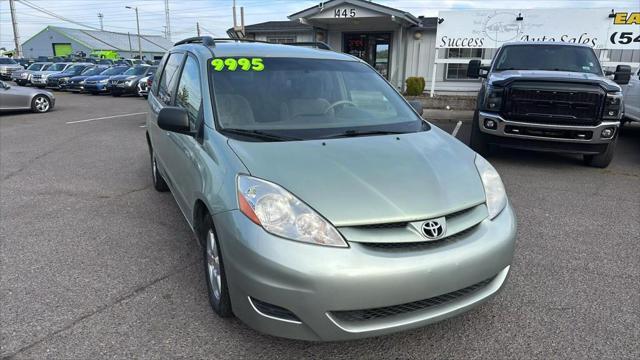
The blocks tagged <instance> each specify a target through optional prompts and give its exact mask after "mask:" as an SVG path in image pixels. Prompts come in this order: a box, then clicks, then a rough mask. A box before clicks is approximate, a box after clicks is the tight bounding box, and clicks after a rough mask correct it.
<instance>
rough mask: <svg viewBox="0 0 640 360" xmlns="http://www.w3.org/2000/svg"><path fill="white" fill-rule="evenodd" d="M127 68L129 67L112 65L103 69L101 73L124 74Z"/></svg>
mask: <svg viewBox="0 0 640 360" xmlns="http://www.w3.org/2000/svg"><path fill="white" fill-rule="evenodd" d="M127 69H128V68H127V67H112V68H109V69H107V70H105V71H103V72H102V73H101V74H100V75H118V74H122V73H123V72H125V71H126V70H127Z"/></svg>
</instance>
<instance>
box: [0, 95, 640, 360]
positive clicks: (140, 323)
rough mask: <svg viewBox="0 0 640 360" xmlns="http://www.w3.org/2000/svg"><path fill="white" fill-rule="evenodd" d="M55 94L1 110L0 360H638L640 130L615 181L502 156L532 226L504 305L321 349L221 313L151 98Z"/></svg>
mask: <svg viewBox="0 0 640 360" xmlns="http://www.w3.org/2000/svg"><path fill="white" fill-rule="evenodd" d="M56 96H57V101H56V108H55V109H54V111H53V112H51V113H49V114H31V113H9V114H7V113H4V114H0V176H1V177H2V182H1V185H0V215H1V222H0V226H1V233H0V234H1V237H0V304H1V305H0V327H1V329H0V357H8V358H14V357H15V358H17V359H22V358H56V359H84V358H97V357H114V358H175V357H184V358H214V359H226V358H250V359H255V358H269V359H271V358H291V359H301V358H314V359H324V358H344V359H359V358H392V359H405V358H414V359H427V358H437V359H441V358H487V359H496V358H499V359H502V358H544V359H549V358H579V359H584V358H597V359H602V358H610V359H638V358H640V342H639V341H638V339H640V256H639V255H640V241H639V240H640V126H628V127H626V128H625V129H623V132H622V133H621V137H620V141H619V144H618V149H617V153H616V157H615V159H614V162H613V163H612V165H611V166H609V168H607V169H595V168H590V167H585V166H583V165H582V163H581V160H580V159H579V158H578V157H574V156H568V155H556V154H539V153H531V152H525V151H515V150H503V151H501V152H500V153H499V154H497V155H495V156H494V157H492V158H490V161H491V162H492V163H493V164H494V165H495V166H496V168H497V169H498V170H499V171H500V173H501V175H502V178H503V180H504V182H505V184H506V187H507V190H508V194H509V197H510V201H511V202H512V203H513V205H514V207H515V210H516V213H517V215H518V226H519V228H518V246H517V249H516V255H515V262H514V264H513V266H512V274H511V278H510V280H509V282H508V284H507V285H506V288H505V289H504V291H503V292H502V293H500V294H499V295H498V296H497V297H496V298H494V299H493V300H492V301H490V302H488V303H486V304H484V305H482V306H480V307H479V308H477V309H475V310H473V311H471V312H468V313H466V314H464V315H462V316H459V317H457V318H454V319H450V320H447V321H444V322H440V323H437V324H434V325H432V326H428V327H425V328H422V329H418V330H413V331H410V332H403V333H398V334H394V335H391V336H384V337H379V338H373V339H365V340H358V341H351V342H340V343H308V342H301V341H292V340H286V339H280V338H275V337H271V336H266V335H262V334H260V333H257V332H255V331H253V330H251V329H249V328H248V327H246V326H245V325H243V324H242V323H241V322H239V321H238V320H235V319H231V320H223V319H220V318H218V317H216V315H215V314H214V313H213V312H212V311H211V310H210V308H209V303H208V300H207V297H206V285H205V281H204V276H203V272H202V268H201V267H202V264H201V253H200V249H199V247H198V245H197V244H196V242H195V241H194V239H193V237H192V235H191V233H190V230H189V229H188V226H187V224H186V222H185V220H184V219H183V217H182V215H181V213H180V211H179V209H178V207H177V205H176V204H175V203H174V201H173V198H172V197H171V195H170V194H169V193H164V194H161V193H158V192H156V191H155V190H153V188H152V186H151V175H150V171H149V158H148V154H147V148H146V143H145V140H144V132H145V129H144V127H143V125H144V119H145V115H144V112H146V110H147V109H146V102H145V101H144V100H142V99H141V98H133V97H125V98H112V97H110V96H100V97H96V96H89V95H77V94H66V93H57V94H56ZM117 115H126V116H117ZM114 116H116V117H114ZM87 120H88V121H87ZM454 125H455V124H454V123H452V122H442V123H440V126H442V127H443V128H445V129H446V130H448V131H451V129H453V127H454ZM468 126H469V125H468V123H466V124H465V125H464V126H463V127H462V130H461V132H460V133H459V138H460V139H461V140H462V141H467V140H468V133H469V131H468V130H469V129H468Z"/></svg>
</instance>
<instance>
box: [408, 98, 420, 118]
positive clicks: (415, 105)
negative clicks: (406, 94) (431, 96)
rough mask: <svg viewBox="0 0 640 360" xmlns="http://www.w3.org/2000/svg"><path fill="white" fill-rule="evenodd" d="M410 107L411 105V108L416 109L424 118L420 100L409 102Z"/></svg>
mask: <svg viewBox="0 0 640 360" xmlns="http://www.w3.org/2000/svg"><path fill="white" fill-rule="evenodd" d="M409 105H411V107H412V108H414V109H415V110H416V112H417V113H418V114H420V116H422V111H423V108H422V102H421V101H420V100H409Z"/></svg>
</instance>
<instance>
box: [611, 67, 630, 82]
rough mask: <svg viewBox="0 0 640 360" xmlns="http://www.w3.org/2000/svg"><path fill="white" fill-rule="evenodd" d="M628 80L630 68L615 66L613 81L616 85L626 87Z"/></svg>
mask: <svg viewBox="0 0 640 360" xmlns="http://www.w3.org/2000/svg"><path fill="white" fill-rule="evenodd" d="M629 80H631V66H629V65H618V66H616V72H615V73H614V74H613V81H615V82H616V84H618V85H626V84H628V83H629Z"/></svg>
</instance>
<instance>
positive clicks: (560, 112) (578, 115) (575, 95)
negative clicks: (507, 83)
mask: <svg viewBox="0 0 640 360" xmlns="http://www.w3.org/2000/svg"><path fill="white" fill-rule="evenodd" d="M506 95H507V96H506V99H505V100H506V102H505V109H504V112H505V114H504V115H505V117H506V118H508V119H510V120H515V121H522V122H533V123H548V124H563V125H594V124H598V123H599V122H600V115H601V113H602V106H603V104H604V97H605V92H604V90H602V89H601V88H600V87H598V86H594V85H585V84H564V86H563V85H561V84H557V83H543V82H520V83H518V82H516V83H514V84H513V85H511V87H509V88H507V94H506Z"/></svg>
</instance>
